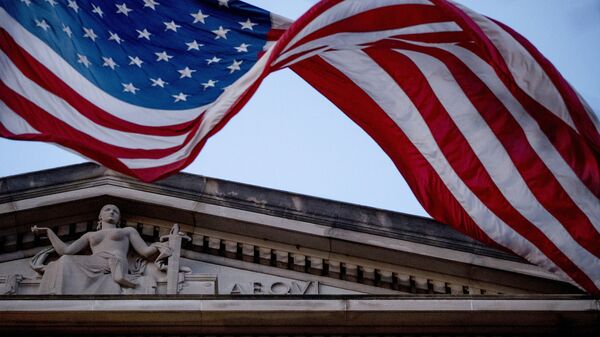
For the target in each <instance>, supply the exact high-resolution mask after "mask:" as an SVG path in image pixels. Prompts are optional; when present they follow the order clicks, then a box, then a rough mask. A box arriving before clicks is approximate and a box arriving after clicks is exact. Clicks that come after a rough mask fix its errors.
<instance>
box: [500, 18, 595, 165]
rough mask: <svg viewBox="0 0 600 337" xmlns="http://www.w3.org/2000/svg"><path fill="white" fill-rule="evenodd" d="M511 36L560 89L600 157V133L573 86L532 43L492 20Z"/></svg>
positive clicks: (572, 115) (573, 116)
mask: <svg viewBox="0 0 600 337" xmlns="http://www.w3.org/2000/svg"><path fill="white" fill-rule="evenodd" d="M492 21H494V22H495V23H496V24H498V25H499V26H500V27H501V28H502V29H504V30H505V31H506V32H507V33H508V34H510V35H511V36H512V37H513V38H514V39H515V40H517V41H518V42H519V43H520V44H521V45H522V46H523V47H525V49H527V51H528V52H529V53H530V54H531V56H533V58H534V59H535V60H536V61H537V62H538V64H539V65H540V66H541V67H542V68H543V69H544V71H545V72H546V74H547V75H548V77H549V78H550V80H551V81H552V83H554V85H555V86H556V87H557V88H558V91H559V92H560V94H561V95H562V98H563V100H564V101H565V103H566V105H567V108H568V109H569V111H570V115H571V118H572V119H573V121H574V122H575V125H576V127H577V129H578V130H579V132H581V133H582V134H583V135H584V136H585V137H586V139H587V141H588V142H590V144H591V145H592V146H593V147H594V149H595V152H596V155H597V156H600V133H599V132H598V130H597V129H596V127H595V125H594V122H593V121H592V120H591V118H590V116H589V115H588V113H587V111H586V109H585V107H584V106H583V103H582V102H581V100H580V99H579V96H578V95H577V93H576V92H575V90H574V89H573V87H571V85H570V84H569V83H568V82H567V81H566V80H565V78H564V77H563V76H562V75H561V74H560V73H559V72H558V70H557V69H556V67H554V65H552V63H550V61H548V59H546V58H545V57H544V56H543V55H542V53H540V52H539V50H538V49H537V48H535V47H534V46H533V45H532V44H531V42H529V41H528V40H527V39H525V38H524V37H523V36H521V35H520V34H519V33H517V32H515V31H514V30H513V29H512V28H510V27H508V26H506V25H505V24H503V23H501V22H498V21H495V20H492Z"/></svg>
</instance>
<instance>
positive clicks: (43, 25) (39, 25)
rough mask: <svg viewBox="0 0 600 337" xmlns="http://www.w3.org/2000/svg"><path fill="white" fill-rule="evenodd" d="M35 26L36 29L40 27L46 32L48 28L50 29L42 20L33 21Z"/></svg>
mask: <svg viewBox="0 0 600 337" xmlns="http://www.w3.org/2000/svg"><path fill="white" fill-rule="evenodd" d="M35 25H36V26H38V27H40V28H41V29H43V30H44V31H47V30H48V28H50V26H49V25H48V24H47V23H46V20H44V19H42V21H40V20H35Z"/></svg>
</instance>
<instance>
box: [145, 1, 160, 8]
mask: <svg viewBox="0 0 600 337" xmlns="http://www.w3.org/2000/svg"><path fill="white" fill-rule="evenodd" d="M158 5H160V4H159V3H158V2H156V1H154V0H144V7H150V8H151V9H152V10H153V11H155V10H156V6H158Z"/></svg>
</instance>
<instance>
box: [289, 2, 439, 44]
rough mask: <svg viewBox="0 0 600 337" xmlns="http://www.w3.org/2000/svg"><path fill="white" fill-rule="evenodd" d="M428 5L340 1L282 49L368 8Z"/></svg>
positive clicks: (428, 3) (310, 23)
mask: <svg viewBox="0 0 600 337" xmlns="http://www.w3.org/2000/svg"><path fill="white" fill-rule="evenodd" d="M409 4H414V5H430V6H432V5H433V4H432V3H431V2H430V1H428V0H377V1H364V0H346V1H343V2H340V3H339V4H337V5H335V6H333V7H331V8H329V9H328V10H326V11H324V12H323V13H321V14H320V15H319V16H317V17H316V18H314V19H313V20H312V21H311V22H309V23H308V24H307V25H306V26H304V28H302V30H300V31H299V32H298V33H297V34H296V35H295V36H294V38H293V39H291V40H290V41H289V42H288V43H287V45H286V47H285V48H284V49H283V52H285V51H287V50H288V49H289V48H290V47H291V46H293V45H294V44H295V43H296V42H298V41H300V40H301V39H302V38H304V37H305V36H308V35H310V34H311V33H313V32H315V31H317V30H319V29H321V28H324V27H326V26H328V25H331V24H333V23H336V22H339V21H342V20H344V19H347V18H350V17H352V16H354V15H357V14H360V13H362V12H366V11H369V10H373V9H377V8H381V7H387V6H394V5H409Z"/></svg>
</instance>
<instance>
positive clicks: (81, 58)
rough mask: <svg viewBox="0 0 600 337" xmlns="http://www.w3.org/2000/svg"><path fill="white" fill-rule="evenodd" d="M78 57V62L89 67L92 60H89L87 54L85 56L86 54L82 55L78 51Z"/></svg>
mask: <svg viewBox="0 0 600 337" xmlns="http://www.w3.org/2000/svg"><path fill="white" fill-rule="evenodd" d="M77 59H78V60H77V63H81V64H83V65H84V66H85V67H86V68H89V67H90V64H92V63H91V62H90V60H88V58H87V56H85V55H81V54H79V53H78V54H77Z"/></svg>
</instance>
